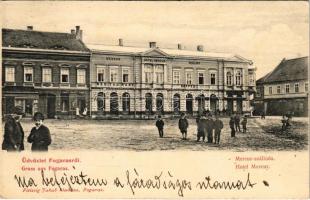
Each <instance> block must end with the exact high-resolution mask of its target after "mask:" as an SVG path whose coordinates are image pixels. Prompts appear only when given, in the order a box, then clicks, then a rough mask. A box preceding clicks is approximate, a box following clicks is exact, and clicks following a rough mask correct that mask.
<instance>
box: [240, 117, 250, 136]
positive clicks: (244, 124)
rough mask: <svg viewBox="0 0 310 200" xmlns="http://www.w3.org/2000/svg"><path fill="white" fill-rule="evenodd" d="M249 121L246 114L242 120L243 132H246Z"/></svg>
mask: <svg viewBox="0 0 310 200" xmlns="http://www.w3.org/2000/svg"><path fill="white" fill-rule="evenodd" d="M247 123H248V120H247V118H246V116H244V117H243V120H242V121H241V124H242V130H243V133H246V125H247Z"/></svg>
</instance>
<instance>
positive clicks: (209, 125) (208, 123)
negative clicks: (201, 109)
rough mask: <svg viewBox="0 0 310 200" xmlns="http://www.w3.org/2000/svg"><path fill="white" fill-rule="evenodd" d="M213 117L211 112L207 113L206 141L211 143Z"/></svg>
mask: <svg viewBox="0 0 310 200" xmlns="http://www.w3.org/2000/svg"><path fill="white" fill-rule="evenodd" d="M213 123H214V122H213V119H212V116H211V114H208V115H207V120H206V130H207V133H208V143H212V142H213V128H214V127H213Z"/></svg>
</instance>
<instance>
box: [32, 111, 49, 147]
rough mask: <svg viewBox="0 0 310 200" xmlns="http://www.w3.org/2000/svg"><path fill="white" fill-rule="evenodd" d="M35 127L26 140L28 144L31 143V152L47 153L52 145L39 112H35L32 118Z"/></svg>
mask: <svg viewBox="0 0 310 200" xmlns="http://www.w3.org/2000/svg"><path fill="white" fill-rule="evenodd" d="M33 121H34V122H35V127H33V128H32V129H31V132H30V135H29V136H28V138H27V141H28V142H29V143H32V145H31V150H32V151H48V146H49V145H50V144H51V143H52V139H51V134H50V130H49V129H48V128H47V127H46V126H45V125H43V121H44V116H43V114H42V113H40V112H36V113H35V114H34V116H33Z"/></svg>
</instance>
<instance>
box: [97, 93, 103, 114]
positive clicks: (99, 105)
mask: <svg viewBox="0 0 310 200" xmlns="http://www.w3.org/2000/svg"><path fill="white" fill-rule="evenodd" d="M104 99H105V98H104V93H103V92H99V93H98V95H97V110H98V111H104V110H105V102H104Z"/></svg>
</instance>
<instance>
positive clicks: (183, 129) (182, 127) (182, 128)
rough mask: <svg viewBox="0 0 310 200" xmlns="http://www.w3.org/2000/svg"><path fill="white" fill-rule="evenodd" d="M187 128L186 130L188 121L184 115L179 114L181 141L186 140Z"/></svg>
mask: <svg viewBox="0 0 310 200" xmlns="http://www.w3.org/2000/svg"><path fill="white" fill-rule="evenodd" d="M187 128H188V121H187V119H186V118H185V113H182V114H181V119H179V129H180V131H181V133H182V140H186V137H187Z"/></svg>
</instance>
